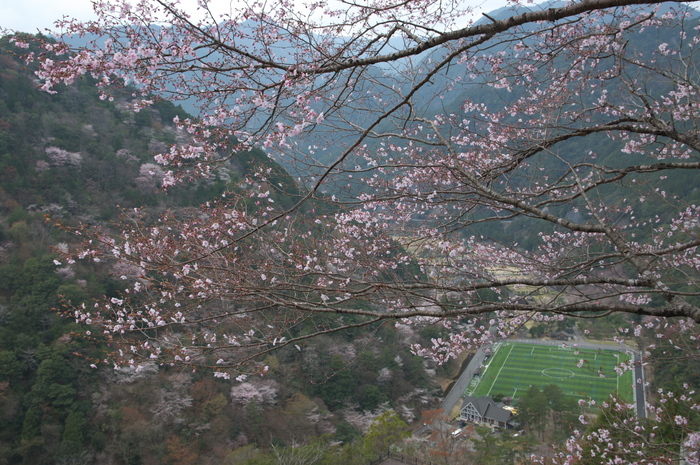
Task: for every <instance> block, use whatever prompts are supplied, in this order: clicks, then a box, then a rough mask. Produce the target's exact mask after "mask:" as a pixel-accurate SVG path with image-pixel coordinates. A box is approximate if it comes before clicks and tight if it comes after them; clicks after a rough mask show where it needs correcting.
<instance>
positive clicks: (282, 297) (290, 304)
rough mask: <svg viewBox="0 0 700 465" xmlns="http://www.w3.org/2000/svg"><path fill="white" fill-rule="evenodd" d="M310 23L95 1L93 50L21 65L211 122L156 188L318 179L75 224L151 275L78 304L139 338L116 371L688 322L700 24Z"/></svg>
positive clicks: (589, 14) (587, 16)
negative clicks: (352, 345)
mask: <svg viewBox="0 0 700 465" xmlns="http://www.w3.org/2000/svg"><path fill="white" fill-rule="evenodd" d="M305 8H306V9H305V10H304V11H302V10H300V9H299V7H297V6H296V5H295V4H294V3H293V2H289V3H285V2H281V3H280V2H276V3H274V4H267V3H258V2H251V3H241V4H240V7H236V6H231V8H230V10H227V12H226V13H225V14H223V15H217V14H215V13H214V11H213V10H212V9H210V5H209V2H207V1H204V0H203V1H200V2H199V9H198V10H197V12H196V13H194V12H192V13H191V12H188V11H186V10H184V9H182V8H181V7H180V6H179V5H178V4H177V3H171V2H169V1H166V0H153V1H143V2H139V3H138V4H136V5H131V4H130V3H128V2H126V1H120V0H112V1H100V2H96V3H95V12H96V15H97V18H98V19H97V20H96V21H93V22H90V23H79V22H75V21H68V20H64V21H61V22H59V23H58V26H59V27H60V28H61V30H62V31H64V32H65V34H66V35H71V34H73V35H76V34H77V35H80V36H86V35H88V34H89V37H87V40H88V41H87V45H81V46H80V47H77V48H72V47H71V45H69V44H70V41H68V40H64V41H58V42H48V41H47V42H45V43H44V44H43V47H44V50H45V53H44V54H41V55H40V56H28V57H27V59H28V60H32V59H39V60H40V64H41V69H40V71H39V72H38V73H37V74H38V77H39V78H40V79H41V80H42V82H43V88H44V89H45V90H46V91H48V92H56V91H59V90H60V85H61V84H66V85H70V84H71V83H72V82H73V81H74V80H75V79H76V78H78V77H79V76H81V75H84V74H90V75H92V76H93V77H94V78H96V79H97V86H98V88H99V90H100V92H101V95H102V96H103V98H105V99H113V98H124V97H123V96H122V95H120V91H119V89H123V90H126V91H127V92H128V93H131V95H128V97H129V98H130V104H131V106H132V107H133V108H134V109H135V110H136V111H138V110H139V109H142V108H145V107H147V106H148V105H150V104H151V103H153V101H155V100H157V99H160V98H166V99H171V100H185V99H188V100H189V101H195V102H196V103H197V105H198V107H199V109H200V113H199V115H198V116H197V118H192V119H187V120H184V121H182V120H179V119H177V118H176V120H175V122H176V124H177V125H178V127H179V128H180V129H181V130H182V131H184V133H187V134H188V135H189V138H190V139H189V140H188V141H186V142H184V143H179V144H176V145H173V146H171V147H170V148H169V150H168V151H166V152H164V153H160V154H158V155H156V161H157V162H158V163H159V164H160V165H162V166H163V170H164V171H165V173H164V174H163V176H162V180H163V185H164V186H165V187H166V188H167V187H169V186H172V185H174V184H177V183H178V182H184V181H186V180H187V179H190V178H192V177H197V176H204V177H207V176H213V175H214V173H215V172H216V170H217V169H218V168H220V167H226V166H227V163H230V162H232V161H235V159H236V157H237V156H238V155H237V154H239V153H244V152H245V151H246V150H250V149H252V148H253V147H264V148H265V149H266V150H267V151H268V153H270V154H271V155H272V156H274V157H277V158H278V159H279V160H284V161H285V162H286V163H288V164H289V165H293V166H294V172H295V173H297V175H298V176H300V178H301V179H300V182H301V183H303V184H304V185H305V187H306V189H305V190H304V191H303V193H301V194H298V195H297V197H296V198H295V202H294V204H293V206H291V207H288V208H284V207H282V206H281V205H280V202H278V201H276V200H275V199H276V198H279V197H276V196H277V195H279V194H280V191H282V190H284V186H281V185H280V184H279V183H277V182H276V181H275V179H274V176H273V174H274V173H273V170H272V169H271V168H265V167H261V168H260V169H259V170H258V171H257V172H255V174H254V175H250V176H249V177H248V178H247V179H245V180H244V181H243V182H241V183H240V184H238V185H231V188H230V190H229V191H228V192H227V193H226V194H225V195H224V196H222V197H221V198H219V199H216V200H212V201H211V202H209V203H207V204H206V205H203V206H202V209H201V211H199V212H192V211H186V212H176V211H173V212H168V213H166V214H164V215H163V216H162V217H160V218H158V219H157V220H155V221H152V220H149V219H148V218H149V217H148V216H147V215H146V214H145V213H144V212H142V211H139V210H137V211H134V212H125V216H124V221H123V222H122V225H121V230H120V231H119V232H117V233H114V232H113V231H106V230H103V229H100V230H97V229H95V228H84V229H78V230H76V233H77V234H80V235H81V236H82V237H83V238H85V243H84V244H83V247H82V249H81V250H80V251H78V253H77V258H70V257H68V260H74V259H92V260H117V261H119V262H120V263H129V264H133V265H134V266H136V267H138V268H139V269H142V270H144V274H143V276H141V277H140V278H139V279H138V280H134V281H130V280H127V282H128V283H131V284H129V286H128V289H127V290H126V292H125V295H124V298H123V299H121V298H112V299H110V300H105V301H103V302H100V303H97V304H96V305H95V306H94V307H92V308H89V307H81V308H75V309H73V313H72V315H73V316H74V317H75V319H76V320H78V321H81V322H85V323H88V324H92V325H98V326H99V328H100V331H101V332H103V333H104V335H105V336H106V337H108V338H111V339H113V340H114V341H115V342H118V341H125V344H123V345H121V346H120V347H121V348H120V349H119V350H118V351H117V352H115V353H114V354H112V355H111V358H109V361H110V362H112V361H114V362H115V363H118V364H119V363H125V364H139V363H143V362H141V361H140V360H141V359H144V358H145V359H153V360H155V361H158V362H160V363H182V364H190V365H195V366H202V365H208V366H213V367H215V370H216V373H217V375H218V376H222V377H228V376H230V373H232V372H236V371H237V370H240V371H256V370H257V371H263V370H264V366H263V365H261V363H260V362H259V361H258V360H260V358H259V357H258V356H259V355H262V354H265V353H267V352H269V351H271V350H275V349H276V348H279V347H281V346H288V347H295V348H296V350H300V351H303V350H304V343H305V341H306V340H307V339H308V338H311V337H314V336H317V335H320V334H326V333H329V332H333V331H338V330H341V329H347V328H352V327H356V326H362V325H371V324H376V323H379V322H383V321H400V322H401V323H402V324H415V323H417V322H431V323H438V322H439V323H442V324H443V325H445V326H447V327H450V325H452V323H453V322H454V321H456V320H457V319H459V318H462V319H464V318H471V319H473V321H472V322H473V323H476V324H474V325H473V326H472V327H471V328H473V329H471V328H470V329H469V330H465V331H459V330H453V331H451V332H450V333H449V336H448V337H446V338H438V339H434V340H433V346H432V347H421V346H418V345H416V346H414V351H415V352H416V353H418V354H422V355H427V356H432V357H433V358H435V359H436V360H438V361H445V360H448V359H449V358H451V357H454V356H455V355H456V354H457V353H458V352H459V351H461V350H463V349H464V348H466V347H469V346H475V345H480V344H483V343H485V342H488V341H489V340H491V339H492V338H494V337H499V336H505V335H508V334H511V333H512V332H513V331H514V330H516V329H517V328H520V327H521V326H522V325H523V324H524V323H525V322H527V321H529V320H532V319H534V320H544V319H558V318H563V317H564V316H574V317H579V318H597V317H601V316H605V315H608V314H611V313H622V314H629V315H634V316H635V317H636V318H637V319H636V320H635V321H637V323H636V324H635V325H634V326H633V328H632V329H631V330H629V329H624V331H632V334H631V335H639V334H641V333H642V332H643V331H645V330H646V329H645V327H646V328H647V329H652V330H653V329H654V328H665V327H667V326H668V325H669V324H675V323H676V322H681V324H682V325H684V328H686V329H687V330H688V331H691V332H692V331H695V323H697V322H700V307H699V306H698V294H699V293H700V289H699V287H698V282H699V281H700V280H699V279H698V270H699V269H700V260H699V259H698V251H697V247H698V245H700V224H699V222H700V220H699V218H700V215H699V214H700V211H699V210H700V206H699V205H700V204H699V203H698V201H700V199H699V198H698V191H697V185H696V184H697V170H698V168H700V160H699V158H698V150H700V142H699V140H698V124H697V121H698V114H697V113H698V111H699V109H700V102H698V97H699V95H700V94H699V91H700V82H699V80H698V72H697V68H696V65H695V60H696V54H697V52H698V50H699V48H698V42H699V41H700V39H699V36H698V21H697V17H698V14H697V13H696V12H695V11H694V10H692V9H691V8H689V7H688V6H687V5H685V4H684V3H683V2H642V1H638V0H582V1H573V2H570V3H567V4H554V5H551V7H546V8H541V7H535V6H530V5H525V4H520V3H518V2H512V3H511V4H510V5H509V6H508V8H506V9H504V10H500V11H499V12H498V15H495V14H494V15H484V17H483V18H481V19H479V20H478V21H476V22H475V21H474V20H473V19H470V18H471V17H472V13H473V12H472V10H471V8H470V7H469V6H467V5H465V4H464V3H462V2H456V1H447V2H433V1H428V0H417V1H411V2H391V1H373V2H367V3H366V4H358V3H347V2H340V3H338V4H335V3H333V2H323V1H322V2H316V3H313V4H309V5H305ZM156 25H157V26H156ZM17 45H18V46H20V47H25V46H26V43H25V42H23V41H21V40H17ZM125 84H128V85H130V86H131V87H125ZM134 89H136V90H134ZM153 171H155V170H153ZM693 183H695V186H694V185H693ZM144 279H147V280H148V282H147V283H146V284H144ZM659 331H661V329H659ZM690 353H692V354H697V347H693V348H692V349H691V351H690Z"/></svg>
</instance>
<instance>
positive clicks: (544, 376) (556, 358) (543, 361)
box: [466, 343, 634, 403]
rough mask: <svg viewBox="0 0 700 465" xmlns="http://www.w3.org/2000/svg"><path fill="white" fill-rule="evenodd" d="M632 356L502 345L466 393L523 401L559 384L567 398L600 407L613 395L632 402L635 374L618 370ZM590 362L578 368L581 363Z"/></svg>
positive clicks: (616, 353)
mask: <svg viewBox="0 0 700 465" xmlns="http://www.w3.org/2000/svg"><path fill="white" fill-rule="evenodd" d="M630 357H631V355H629V354H626V353H624V352H620V351H616V350H604V349H597V350H595V349H578V348H570V347H559V346H549V345H537V344H522V343H500V344H497V345H496V346H494V348H493V354H492V355H491V358H490V359H489V360H488V362H487V364H486V365H485V366H484V367H483V369H482V373H481V376H480V377H475V378H474V379H473V380H472V382H471V384H470V385H469V387H468V388H467V391H466V394H467V395H471V396H477V397H478V396H494V395H496V394H503V395H504V396H512V397H513V398H514V399H517V398H518V397H521V396H522V395H523V394H525V391H527V390H528V388H529V387H530V386H531V385H535V386H538V387H542V386H545V385H547V384H556V385H558V386H559V387H560V388H561V389H562V390H563V391H564V393H565V394H567V395H570V396H573V397H576V398H579V399H588V398H591V399H593V400H595V401H596V402H598V403H600V402H602V401H604V400H605V399H607V398H608V396H609V395H610V394H612V393H613V392H617V395H618V396H619V397H620V398H621V399H623V400H625V401H626V402H632V401H633V400H634V399H633V397H634V394H633V391H632V384H633V380H634V377H633V373H632V371H625V372H623V373H622V375H619V374H618V373H617V371H615V367H616V366H617V365H618V364H619V363H621V362H623V363H626V362H628V361H629V360H630ZM581 359H583V360H585V363H584V364H583V366H581V367H579V364H580V360H581Z"/></svg>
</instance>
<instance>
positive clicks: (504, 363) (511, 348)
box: [486, 344, 513, 396]
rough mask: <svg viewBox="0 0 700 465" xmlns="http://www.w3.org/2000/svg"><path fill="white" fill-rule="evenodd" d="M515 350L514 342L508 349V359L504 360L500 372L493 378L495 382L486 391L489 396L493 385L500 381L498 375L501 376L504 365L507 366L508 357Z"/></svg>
mask: <svg viewBox="0 0 700 465" xmlns="http://www.w3.org/2000/svg"><path fill="white" fill-rule="evenodd" d="M511 352H513V344H511V345H510V350H509V351H508V355H506V359H505V360H503V364H502V365H501V368H499V369H498V373H496V377H495V378H494V380H493V383H491V387H490V388H489V392H487V393H486V395H487V396H490V395H491V390H492V389H493V385H494V384H496V381H498V377H499V376H501V371H503V367H504V366H506V362H507V361H508V357H510V353H511Z"/></svg>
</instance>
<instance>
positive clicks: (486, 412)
mask: <svg viewBox="0 0 700 465" xmlns="http://www.w3.org/2000/svg"><path fill="white" fill-rule="evenodd" d="M503 406H504V404H502V403H500V402H495V401H494V400H493V399H492V398H491V396H484V397H471V396H464V400H463V401H462V409H461V411H460V414H459V418H460V420H464V421H467V422H469V423H485V424H487V425H491V426H498V427H500V428H507V427H508V422H509V421H510V419H511V416H512V413H511V412H510V411H509V410H506V409H504V408H503Z"/></svg>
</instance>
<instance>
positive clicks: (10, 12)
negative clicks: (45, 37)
mask: <svg viewBox="0 0 700 465" xmlns="http://www.w3.org/2000/svg"><path fill="white" fill-rule="evenodd" d="M467 1H473V2H474V3H475V4H481V5H482V6H483V7H484V10H485V11H490V10H493V9H496V8H499V7H501V6H503V5H504V4H505V0H467ZM185 2H186V3H192V4H196V1H195V0H185ZM229 2H233V3H236V0H214V3H219V4H223V5H226V4H228V3H229ZM64 15H66V16H69V17H72V18H76V19H79V20H82V21H86V20H90V19H94V14H93V11H92V2H91V0H0V28H6V29H11V30H14V31H20V32H30V33H35V32H37V30H40V31H43V30H44V29H46V28H50V29H53V22H54V21H55V20H57V19H60V18H61V17H63V16H64Z"/></svg>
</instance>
